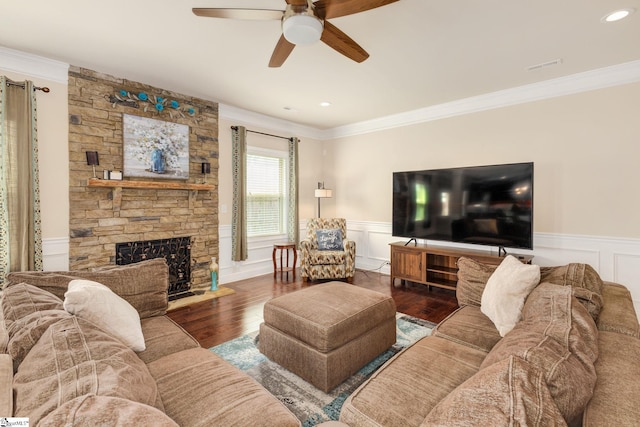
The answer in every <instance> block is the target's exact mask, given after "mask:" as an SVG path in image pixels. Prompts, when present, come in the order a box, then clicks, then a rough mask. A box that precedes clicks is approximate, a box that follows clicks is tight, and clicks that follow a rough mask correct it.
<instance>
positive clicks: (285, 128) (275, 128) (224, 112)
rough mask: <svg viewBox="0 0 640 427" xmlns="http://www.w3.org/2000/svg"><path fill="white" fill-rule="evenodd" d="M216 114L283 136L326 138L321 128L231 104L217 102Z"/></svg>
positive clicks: (235, 122) (240, 123)
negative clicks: (282, 134)
mask: <svg viewBox="0 0 640 427" xmlns="http://www.w3.org/2000/svg"><path fill="white" fill-rule="evenodd" d="M218 114H219V116H220V118H222V119H225V120H229V121H233V122H234V124H239V125H248V126H257V127H261V128H264V129H269V131H272V132H281V133H284V134H285V135H284V136H297V137H306V138H313V139H326V138H324V133H323V131H322V130H320V129H317V128H314V127H311V126H305V125H301V124H298V123H295V122H290V121H288V120H282V119H277V118H275V117H271V116H267V115H266V114H260V113H256V112H254V111H249V110H245V109H243V108H239V107H234V106H232V105H228V104H223V103H219V104H218Z"/></svg>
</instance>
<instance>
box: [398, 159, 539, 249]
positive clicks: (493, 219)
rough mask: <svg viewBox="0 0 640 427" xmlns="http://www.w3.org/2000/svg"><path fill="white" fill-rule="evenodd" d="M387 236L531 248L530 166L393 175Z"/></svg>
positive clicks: (531, 177)
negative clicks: (391, 203)
mask: <svg viewBox="0 0 640 427" xmlns="http://www.w3.org/2000/svg"><path fill="white" fill-rule="evenodd" d="M392 221H393V225H392V234H393V235H394V236H396V237H406V238H409V239H427V240H440V241H448V242H458V243H470V244H478V245H490V246H498V248H499V249H501V250H504V248H505V247H509V248H522V249H533V163H512V164H503V165H490V166H474V167H460V168H449V169H434V170H423V171H408V172H394V173H393V218H392Z"/></svg>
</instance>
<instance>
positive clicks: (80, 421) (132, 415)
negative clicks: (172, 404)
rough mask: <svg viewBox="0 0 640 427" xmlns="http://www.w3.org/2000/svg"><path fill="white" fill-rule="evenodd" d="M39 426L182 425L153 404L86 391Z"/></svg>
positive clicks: (171, 426)
mask: <svg viewBox="0 0 640 427" xmlns="http://www.w3.org/2000/svg"><path fill="white" fill-rule="evenodd" d="M38 426H39V427H60V426H73V427H96V426H104V427H107V426H109V427H128V426H153V427H178V424H176V423H175V422H174V421H173V420H172V419H171V418H169V417H168V416H167V415H166V414H165V413H164V412H162V411H160V410H158V409H157V408H154V407H152V406H149V405H144V404H142V403H138V402H134V401H131V400H127V399H122V398H119V397H111V396H96V395H93V394H86V395H84V396H80V397H77V398H75V399H73V400H70V401H68V402H66V403H65V404H64V405H62V406H60V407H59V408H58V409H56V410H55V411H53V412H51V413H49V414H48V415H47V416H46V417H44V418H43V419H42V420H41V421H40V422H39V423H38Z"/></svg>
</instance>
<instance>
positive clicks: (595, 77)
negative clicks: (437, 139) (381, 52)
mask: <svg viewBox="0 0 640 427" xmlns="http://www.w3.org/2000/svg"><path fill="white" fill-rule="evenodd" d="M0 64H2V65H0V69H4V70H7V71H12V72H15V73H20V74H25V75H28V76H32V77H34V78H41V79H45V80H49V81H53V82H57V83H62V84H68V78H69V77H68V71H69V64H67V63H64V62H61V61H56V60H53V59H48V58H44V57H41V56H37V55H33V54H30V53H25V52H21V51H18V50H14V49H9V48H6V47H4V46H0ZM639 81H640V60H636V61H631V62H626V63H623V64H618V65H613V66H609V67H604V68H599V69H596V70H591V71H586V72H582V73H577V74H572V75H569V76H565V77H559V78H556V79H551V80H546V81H543V82H539V83H532V84H529V85H524V86H518V87H515V88H510V89H505V90H501V91H497V92H492V93H487V94H484V95H478V96H473V97H469V98H463V99H459V100H456V101H451V102H446V103H443V104H438V105H432V106H429V107H424V108H420V109H417V110H412V111H407V112H404V113H398V114H393V115H390V116H386V117H380V118H377V119H372V120H366V121H362V122H357V123H352V124H348V125H344V126H338V127H335V128H332V129H318V128H315V127H311V126H305V125H301V124H299V123H295V122H291V121H288V120H283V119H278V118H275V117H271V116H268V115H266V114H261V113H256V112H253V111H249V110H245V109H243V108H239V107H235V106H232V105H227V104H223V103H220V104H219V114H220V117H221V118H223V119H226V120H230V121H234V122H236V123H237V124H242V125H250V126H257V127H260V128H264V129H268V130H270V131H273V132H281V133H283V134H285V135H294V136H298V137H306V138H312V139H316V140H332V139H337V138H344V137H349V136H355V135H362V134H367V133H371V132H379V131H383V130H387V129H393V128H397V127H402V126H411V125H415V124H419V123H425V122H430V121H435V120H441V119H445V118H449V117H454V116H460V115H464V114H471V113H476V112H480V111H486V110H492V109H496V108H502V107H508V106H511V105H517V104H524V103H527V102H535V101H541V100H544V99H550V98H556V97H560V96H566V95H571V94H576V93H581V92H587V91H591V90H597V89H604V88H607V87H613V86H620V85H625V84H630V83H636V82H639Z"/></svg>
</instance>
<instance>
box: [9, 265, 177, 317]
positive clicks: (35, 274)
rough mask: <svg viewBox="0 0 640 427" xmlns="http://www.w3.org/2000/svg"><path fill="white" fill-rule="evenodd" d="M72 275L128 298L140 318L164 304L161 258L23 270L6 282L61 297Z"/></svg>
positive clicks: (164, 308)
mask: <svg viewBox="0 0 640 427" xmlns="http://www.w3.org/2000/svg"><path fill="white" fill-rule="evenodd" d="M74 279H87V280H93V281H95V282H99V283H102V284H103V285H106V286H107V287H109V288H110V289H111V290H112V291H113V292H115V293H116V294H117V295H119V296H121V297H122V298H124V299H125V300H127V301H128V302H129V304H131V305H132V306H133V307H134V308H135V309H136V310H138V313H139V314H140V318H145V317H150V316H158V315H163V314H165V313H166V312H167V307H168V301H169V300H168V289H169V267H168V266H167V262H166V261H165V260H164V259H163V258H155V259H150V260H147V261H141V262H138V263H135V264H129V265H117V266H108V267H105V268H102V269H98V270H95V271H79V270H78V271H60V272H55V271H27V272H13V273H9V274H8V275H7V282H6V283H5V288H6V287H7V286H12V285H13V284H17V283H22V282H24V283H29V284H31V285H34V286H37V287H39V288H42V289H44V290H47V291H49V292H51V293H52V294H54V295H55V296H57V297H58V298H60V299H64V293H65V292H66V291H67V286H68V284H69V282H70V281H72V280H74Z"/></svg>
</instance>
